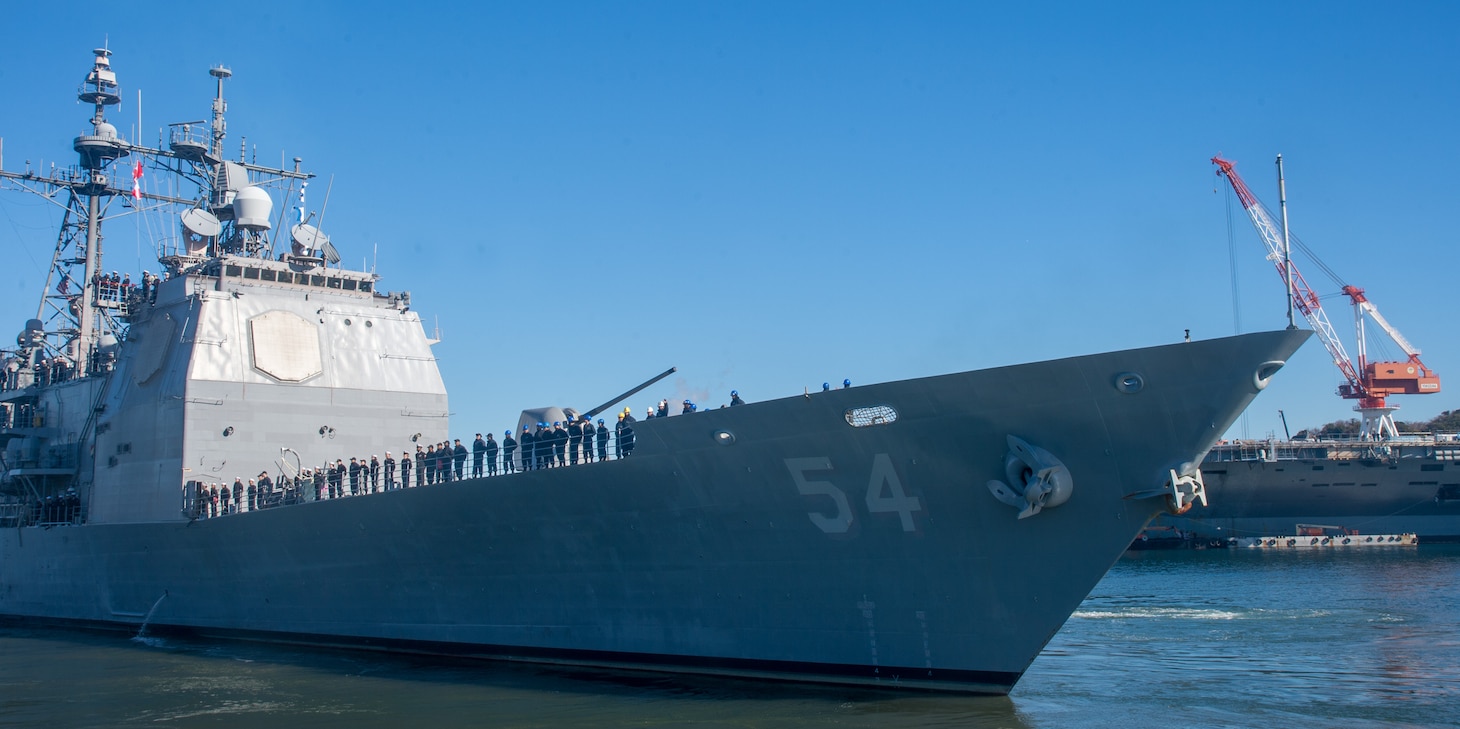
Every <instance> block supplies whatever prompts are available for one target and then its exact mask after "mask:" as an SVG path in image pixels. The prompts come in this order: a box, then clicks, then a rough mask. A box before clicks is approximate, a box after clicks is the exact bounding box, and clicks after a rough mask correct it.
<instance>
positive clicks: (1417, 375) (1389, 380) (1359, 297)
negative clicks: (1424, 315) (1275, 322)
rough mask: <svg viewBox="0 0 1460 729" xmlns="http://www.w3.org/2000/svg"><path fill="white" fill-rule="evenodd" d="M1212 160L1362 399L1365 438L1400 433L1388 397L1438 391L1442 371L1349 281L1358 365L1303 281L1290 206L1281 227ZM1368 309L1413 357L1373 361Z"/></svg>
mask: <svg viewBox="0 0 1460 729" xmlns="http://www.w3.org/2000/svg"><path fill="white" fill-rule="evenodd" d="M1282 163H1283V158H1282V156H1281V155H1279V156H1278V158H1277V165H1278V188H1279V195H1280V196H1282V197H1284V198H1285V197H1286V196H1285V195H1284V194H1283V192H1282V187H1283V182H1282ZM1212 164H1215V165H1216V166H1217V167H1218V168H1219V171H1218V172H1217V174H1219V175H1222V176H1224V177H1226V178H1227V182H1230V183H1231V184H1232V189H1233V190H1234V191H1235V192H1236V193H1237V198H1238V199H1239V200H1241V201H1242V207H1243V209H1245V210H1246V211H1247V215H1248V217H1250V218H1251V219H1252V227H1254V228H1256V229H1257V234H1258V236H1260V237H1261V238H1262V242H1263V243H1264V244H1265V245H1266V246H1267V258H1268V260H1270V261H1272V262H1273V263H1274V264H1275V265H1276V266H1277V270H1278V274H1279V275H1281V276H1282V277H1283V282H1284V284H1285V285H1286V287H1287V289H1288V297H1289V301H1290V302H1291V303H1292V306H1293V307H1295V308H1296V309H1297V310H1298V311H1300V312H1302V314H1303V318H1305V319H1307V320H1308V324H1309V325H1310V326H1312V327H1313V331H1314V332H1316V333H1317V334H1318V338H1319V339H1321V340H1323V346H1324V347H1327V348H1328V354H1329V355H1330V356H1332V357H1333V364H1334V365H1336V366H1337V367H1338V369H1339V371H1340V372H1342V373H1343V377H1344V380H1345V382H1344V384H1342V385H1339V387H1338V394H1339V396H1340V397H1343V398H1345V399H1349V400H1358V404H1357V405H1355V406H1354V410H1356V411H1358V413H1359V414H1360V416H1361V424H1362V425H1361V427H1362V430H1361V433H1362V434H1363V435H1364V436H1365V437H1372V438H1392V437H1396V436H1398V434H1399V433H1398V431H1397V430H1396V428H1395V426H1394V411H1395V410H1398V409H1399V408H1398V407H1397V406H1392V405H1389V403H1388V400H1387V398H1388V397H1389V396H1390V395H1429V394H1433V393H1437V392H1439V391H1440V377H1439V375H1437V374H1435V372H1434V371H1433V370H1431V369H1430V368H1429V367H1427V366H1425V364H1424V363H1423V362H1421V361H1420V359H1419V355H1420V351H1419V350H1418V349H1416V348H1415V347H1414V345H1412V344H1410V343H1409V340H1407V339H1405V338H1404V336H1403V335H1401V334H1400V333H1399V331H1398V330H1396V329H1395V328H1394V326H1393V325H1391V324H1390V323H1389V322H1388V321H1387V320H1386V319H1385V318H1384V317H1383V316H1381V315H1380V314H1379V310H1378V309H1376V308H1375V307H1374V304H1373V303H1372V302H1370V301H1369V300H1368V298H1367V297H1365V296H1364V290H1363V289H1361V288H1358V287H1357V286H1350V285H1348V284H1343V285H1342V289H1341V290H1342V291H1343V294H1344V295H1345V296H1347V297H1348V298H1349V301H1351V302H1353V307H1354V331H1355V334H1356V338H1357V339H1356V344H1357V351H1358V355H1359V357H1358V362H1357V364H1356V363H1355V362H1354V360H1352V359H1350V358H1349V356H1348V352H1346V351H1345V350H1344V347H1343V342H1342V341H1340V340H1339V338H1338V333H1337V332H1336V331H1334V329H1333V325H1332V324H1330V323H1329V322H1328V315H1327V314H1325V313H1324V311H1323V305H1322V304H1320V303H1319V301H1318V295H1317V294H1315V293H1314V292H1313V290H1312V289H1311V288H1309V287H1308V283H1307V282H1306V281H1304V280H1303V276H1302V274H1300V273H1298V269H1297V268H1296V267H1295V266H1294V265H1293V263H1292V257H1291V256H1290V255H1289V253H1288V245H1287V242H1288V241H1287V214H1286V210H1284V215H1283V225H1282V227H1279V226H1278V225H1277V224H1276V223H1274V221H1273V217H1272V214H1271V213H1269V212H1268V210H1267V208H1266V207H1265V206H1264V205H1263V204H1262V202H1261V201H1259V200H1258V199H1257V196H1256V195H1253V194H1252V191H1251V190H1250V189H1248V187H1247V183H1245V182H1243V181H1242V177H1241V176H1240V175H1238V174H1237V170H1236V168H1235V167H1234V165H1233V163H1232V162H1231V161H1229V160H1225V159H1222V158H1221V157H1213V158H1212ZM1365 314H1367V315H1368V316H1369V318H1372V319H1373V320H1374V323H1375V324H1378V325H1379V328H1380V329H1383V330H1384V333H1385V334H1387V335H1389V338H1390V339H1392V340H1394V343H1395V344H1397V345H1399V348H1400V349H1401V350H1403V352H1404V354H1405V356H1407V357H1408V358H1409V359H1407V360H1404V361H1387V362H1386V361H1381V362H1370V361H1369V359H1368V348H1367V343H1366V341H1365V336H1364V315H1365ZM1290 315H1291V314H1290Z"/></svg>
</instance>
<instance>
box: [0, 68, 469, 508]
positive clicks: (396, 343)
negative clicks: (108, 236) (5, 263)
mask: <svg viewBox="0 0 1460 729" xmlns="http://www.w3.org/2000/svg"><path fill="white" fill-rule="evenodd" d="M110 56H111V53H110V51H108V50H107V49H98V50H97V51H96V52H95V61H94V65H93V67H92V70H91V72H90V73H89V74H88V75H87V77H86V80H85V82H84V83H83V85H82V88H81V90H80V92H79V94H78V98H79V99H80V100H81V101H83V102H87V103H90V104H92V105H93V108H94V114H93V116H92V118H91V120H90V127H91V128H90V130H89V133H86V134H82V135H81V136H78V137H76V139H75V140H74V142H73V148H74V149H75V151H76V153H77V156H78V163H77V165H76V166H75V167H72V168H68V169H61V170H52V171H50V172H48V173H40V172H35V171H30V170H27V171H21V172H10V171H4V172H3V173H0V174H3V179H4V181H5V182H6V183H7V184H8V186H13V187H18V188H21V189H23V190H27V191H30V192H34V193H36V194H38V195H41V196H43V197H45V198H46V199H56V198H63V199H64V200H65V203H64V222H63V224H62V226H61V234H60V237H59V239H58V240H57V242H56V246H55V252H54V255H53V257H52V262H51V265H50V270H49V276H48V278H47V281H46V286H45V291H44V294H43V296H42V304H41V307H40V311H39V313H38V315H37V316H36V317H35V318H33V319H31V320H29V321H28V322H27V323H26V325H25V327H24V329H23V331H22V332H21V333H20V335H19V337H18V338H17V347H16V348H15V349H14V350H6V351H5V353H4V356H5V380H4V383H3V386H4V389H3V392H0V403H3V413H0V416H3V422H0V425H3V429H0V440H3V443H4V451H3V452H4V464H3V469H4V471H3V476H0V489H3V493H4V494H6V495H7V496H8V502H9V503H8V504H6V505H5V507H3V508H6V509H7V510H8V511H9V512H10V518H11V519H15V518H17V517H18V515H19V513H20V512H21V511H24V510H26V509H31V510H34V509H35V507H36V504H37V503H38V502H39V503H45V502H48V501H51V502H54V501H56V500H63V501H69V502H71V503H72V504H74V506H73V507H72V508H69V509H66V510H65V512H64V520H66V521H72V522H75V523H120V522H155V521H168V520H174V521H176V520H183V521H186V520H187V519H188V518H189V516H190V512H189V506H190V504H189V501H190V499H191V498H192V496H193V491H192V490H190V489H189V488H188V487H187V485H188V484H191V483H195V482H224V483H227V482H230V481H232V480H233V479H235V478H240V477H241V478H245V479H246V478H249V477H252V476H254V475H256V474H258V473H260V472H263V471H268V472H271V473H272V472H277V471H279V470H281V469H283V470H284V471H285V472H286V473H297V471H298V470H300V469H301V468H307V467H310V466H315V465H318V464H321V463H323V462H325V461H327V460H328V461H330V462H332V461H333V460H335V459H336V458H337V457H338V456H339V455H340V454H345V455H346V456H347V457H348V456H349V455H354V454H369V453H373V452H377V451H381V450H385V449H386V448H388V447H395V448H399V449H404V448H406V447H407V446H409V445H411V444H412V443H413V442H416V441H420V442H435V441H437V440H440V439H442V438H444V437H445V433H446V421H447V404H446V391H445V388H444V385H443V383H442V382H441V376H440V373H439V372H438V370H437V368H436V365H435V359H434V357H433V356H432V354H431V350H430V345H429V343H428V341H427V339H426V337H425V334H424V332H423V331H422V328H421V324H420V320H419V318H418V317H417V315H416V314H415V313H414V312H412V311H411V310H410V296H409V294H407V293H387V292H381V291H378V290H377V289H376V284H377V282H378V277H377V276H376V275H375V274H373V273H366V272H361V271H350V270H347V269H343V268H340V267H338V266H337V265H334V264H337V263H338V262H339V256H338V255H337V253H336V252H335V250H334V247H333V244H332V243H331V242H330V241H329V239H328V237H327V236H325V235H324V234H323V233H322V232H321V231H320V230H319V228H318V227H316V226H315V225H313V224H312V223H311V221H312V220H313V216H312V214H309V213H307V212H306V211H305V210H304V208H303V206H302V200H303V190H304V186H305V185H307V184H308V180H309V179H310V178H311V177H313V175H311V174H309V173H306V172H303V171H301V170H300V169H299V160H298V159H297V158H296V160H295V167H294V168H293V169H277V168H270V167H265V166H260V165H257V164H253V163H249V162H244V161H242V159H239V160H238V161H234V160H227V159H224V152H223V149H224V147H223V145H224V139H225V136H226V128H227V126H226V123H225V121H224V112H225V111H226V109H227V104H226V102H225V100H224V96H223V85H224V81H225V80H226V79H228V78H229V77H230V76H231V73H230V71H229V70H228V69H226V68H222V67H217V68H213V69H212V70H211V71H210V74H211V75H212V76H213V77H214V79H215V80H216V83H217V93H216V96H215V97H214V99H213V104H212V118H211V120H210V121H207V122H184V123H178V124H172V125H170V126H169V127H168V130H167V133H166V135H165V136H166V146H159V147H157V148H149V147H145V146H142V145H139V144H135V143H131V142H128V141H126V140H123V139H122V138H120V137H119V136H118V135H117V132H116V128H115V127H114V126H113V125H112V124H110V123H108V122H107V121H106V118H105V114H106V110H107V108H108V107H109V106H113V105H115V104H117V103H119V102H120V99H121V96H120V91H119V88H118V85H117V78H116V74H115V72H114V71H113V70H112V68H111V59H110ZM159 177H166V178H167V179H168V180H169V181H170V184H168V185H157V186H156V188H157V189H161V190H167V191H168V192H167V194H163V193H161V192H154V191H151V190H144V189H143V185H142V180H144V179H153V178H159ZM274 195H281V196H283V197H286V198H292V197H293V196H294V195H298V196H299V199H300V201H301V205H300V206H299V207H296V208H295V209H294V210H292V211H285V210H283V209H282V208H281V209H280V211H279V212H278V213H275V212H274V205H273V196H274ZM127 214H138V215H144V216H148V217H149V218H151V219H153V220H156V221H158V226H157V227H158V228H160V229H163V230H170V231H175V232H174V233H170V234H168V235H165V236H164V237H162V238H161V239H160V240H158V241H157V253H158V260H159V264H160V268H159V270H158V272H157V274H156V275H153V273H152V272H150V271H144V272H140V273H139V274H138V275H137V276H136V277H135V278H134V277H133V275H132V273H131V272H129V273H128V274H126V275H125V276H119V275H118V274H117V273H116V272H115V271H112V272H110V273H108V272H107V271H106V268H105V266H104V258H103V253H104V251H103V241H104V235H103V229H104V227H105V224H106V221H107V220H108V219H109V218H110V217H113V216H114V215H127ZM286 218H292V220H290V221H288V222H286ZM285 229H287V230H288V232H287V233H283V231H284V230H285ZM281 233H282V237H283V240H281Z"/></svg>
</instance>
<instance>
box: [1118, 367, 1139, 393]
mask: <svg viewBox="0 0 1460 729" xmlns="http://www.w3.org/2000/svg"><path fill="white" fill-rule="evenodd" d="M1145 387H1146V378H1144V377H1141V376H1140V375H1138V374H1136V373H1135V372H1122V373H1120V374H1118V375H1116V376H1115V389H1117V390H1120V391H1121V392H1123V393H1125V394H1127V395H1134V394H1135V393H1137V392H1140V391H1141V390H1143V389H1145Z"/></svg>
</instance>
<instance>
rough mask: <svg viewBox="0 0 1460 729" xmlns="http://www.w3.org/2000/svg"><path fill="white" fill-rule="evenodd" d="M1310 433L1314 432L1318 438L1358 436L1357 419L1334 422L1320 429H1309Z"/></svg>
mask: <svg viewBox="0 0 1460 729" xmlns="http://www.w3.org/2000/svg"><path fill="white" fill-rule="evenodd" d="M1308 430H1309V431H1310V432H1316V433H1317V434H1318V437H1320V438H1336V437H1341V436H1347V435H1354V436H1356V435H1358V434H1359V421H1358V419H1357V418H1349V419H1348V420H1335V421H1333V422H1331V423H1325V424H1324V425H1323V427H1321V428H1309V429H1308Z"/></svg>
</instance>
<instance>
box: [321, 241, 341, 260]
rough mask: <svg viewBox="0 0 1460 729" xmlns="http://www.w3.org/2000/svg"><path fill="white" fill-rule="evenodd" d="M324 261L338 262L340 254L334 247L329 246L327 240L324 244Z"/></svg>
mask: <svg viewBox="0 0 1460 729" xmlns="http://www.w3.org/2000/svg"><path fill="white" fill-rule="evenodd" d="M324 260H326V261H329V262H330V263H339V262H340V252H339V251H337V250H335V247H334V245H333V244H331V243H330V242H329V241H328V240H326V241H325V242H324Z"/></svg>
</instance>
